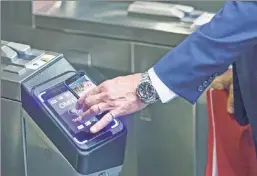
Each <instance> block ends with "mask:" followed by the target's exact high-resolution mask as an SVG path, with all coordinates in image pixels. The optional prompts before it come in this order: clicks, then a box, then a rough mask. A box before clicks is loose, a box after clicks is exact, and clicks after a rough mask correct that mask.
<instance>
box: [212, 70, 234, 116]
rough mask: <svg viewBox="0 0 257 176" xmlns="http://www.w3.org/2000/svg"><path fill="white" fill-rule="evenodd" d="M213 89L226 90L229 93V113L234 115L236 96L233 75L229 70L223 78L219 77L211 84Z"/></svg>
mask: <svg viewBox="0 0 257 176" xmlns="http://www.w3.org/2000/svg"><path fill="white" fill-rule="evenodd" d="M211 87H212V88H213V89H219V90H226V91H228V93H229V96H228V101H227V111H228V113H230V114H233V113H234V95H233V73H232V71H231V70H228V71H227V72H225V73H224V74H222V75H221V76H219V77H217V78H216V79H215V80H214V81H213V82H212V84H211Z"/></svg>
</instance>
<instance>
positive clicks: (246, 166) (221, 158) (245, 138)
mask: <svg viewBox="0 0 257 176" xmlns="http://www.w3.org/2000/svg"><path fill="white" fill-rule="evenodd" d="M227 98H228V94H227V92H225V91H221V90H213V89H210V90H208V91H207V109H208V116H209V124H208V126H209V129H208V161H207V167H206V176H257V159H256V154H255V147H254V142H253V139H252V131H251V127H250V126H249V125H248V126H240V125H238V123H237V122H236V120H234V119H233V115H229V114H228V112H227V109H226V107H227Z"/></svg>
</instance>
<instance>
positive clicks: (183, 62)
mask: <svg viewBox="0 0 257 176" xmlns="http://www.w3.org/2000/svg"><path fill="white" fill-rule="evenodd" d="M256 44H257V2H254V1H248V2H247V1H246V2H243V1H241V2H240V1H230V2H227V3H225V5H224V7H223V8H222V9H221V10H220V11H218V12H217V13H216V15H215V16H214V17H213V19H212V20H211V21H210V22H209V23H207V24H205V25H203V26H201V27H200V28H199V29H198V30H197V31H195V32H194V33H193V34H191V35H190V36H188V37H187V38H186V39H185V40H184V41H183V42H181V43H180V44H179V45H178V46H177V47H176V48H174V49H173V50H171V51H170V52H168V53H167V54H166V55H165V56H164V57H163V58H161V60H160V61H159V62H158V63H157V64H155V65H154V70H155V72H156V74H157V75H158V77H159V78H160V79H161V80H162V82H163V83H164V84H165V85H166V86H167V87H169V88H170V89H171V90H172V91H173V92H175V93H176V94H177V95H179V96H181V97H183V98H184V99H186V100H187V101H189V102H191V103H195V102H196V100H197V99H198V98H199V96H200V95H201V94H202V93H203V91H204V90H205V89H206V88H207V87H208V85H209V84H210V83H211V82H212V80H213V79H214V77H215V76H216V74H220V73H222V72H224V71H225V70H226V69H227V67H228V66H229V65H230V64H232V63H233V62H235V61H236V59H237V58H239V56H240V55H242V54H243V53H245V52H247V51H248V50H250V49H251V48H253V46H255V45H256Z"/></svg>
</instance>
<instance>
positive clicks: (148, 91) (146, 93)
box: [138, 82, 155, 101]
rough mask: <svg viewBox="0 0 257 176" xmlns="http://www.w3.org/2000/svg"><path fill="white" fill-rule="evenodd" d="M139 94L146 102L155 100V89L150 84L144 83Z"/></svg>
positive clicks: (139, 88)
mask: <svg viewBox="0 0 257 176" xmlns="http://www.w3.org/2000/svg"><path fill="white" fill-rule="evenodd" d="M138 94H139V96H140V97H141V98H142V99H143V100H145V101H148V100H149V101H150V100H152V99H155V89H154V87H153V86H152V85H151V84H150V83H148V82H143V83H141V84H140V85H139V87H138Z"/></svg>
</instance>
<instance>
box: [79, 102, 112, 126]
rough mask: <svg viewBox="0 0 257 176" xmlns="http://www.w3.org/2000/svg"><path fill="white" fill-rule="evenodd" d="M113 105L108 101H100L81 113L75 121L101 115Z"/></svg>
mask: <svg viewBox="0 0 257 176" xmlns="http://www.w3.org/2000/svg"><path fill="white" fill-rule="evenodd" d="M110 109H111V107H110V106H109V105H108V104H107V103H99V104H96V105H93V106H91V107H90V108H89V109H88V110H87V111H85V112H84V113H83V114H81V115H80V116H79V117H77V118H76V119H74V121H75V122H77V121H81V120H82V119H83V118H87V117H93V116H96V115H99V114H101V113H103V112H106V111H108V110H110Z"/></svg>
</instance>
